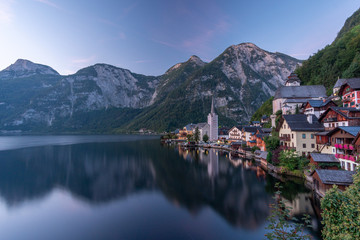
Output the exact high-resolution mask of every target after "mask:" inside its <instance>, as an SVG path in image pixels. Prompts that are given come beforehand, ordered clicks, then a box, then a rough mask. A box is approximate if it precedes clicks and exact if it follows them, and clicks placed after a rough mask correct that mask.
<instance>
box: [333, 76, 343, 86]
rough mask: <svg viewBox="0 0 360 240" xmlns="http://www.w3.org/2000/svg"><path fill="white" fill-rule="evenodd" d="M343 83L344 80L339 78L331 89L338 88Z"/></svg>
mask: <svg viewBox="0 0 360 240" xmlns="http://www.w3.org/2000/svg"><path fill="white" fill-rule="evenodd" d="M345 82H346V79H344V78H340V79H338V80H337V81H336V83H335V85H334V87H333V88H340V87H341V86H342V85H343V84H344V83H345Z"/></svg>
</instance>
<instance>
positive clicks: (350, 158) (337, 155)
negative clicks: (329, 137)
mask: <svg viewBox="0 0 360 240" xmlns="http://www.w3.org/2000/svg"><path fill="white" fill-rule="evenodd" d="M335 157H336V158H339V159H344V160H350V161H352V162H355V157H354V156H351V155H345V154H335Z"/></svg>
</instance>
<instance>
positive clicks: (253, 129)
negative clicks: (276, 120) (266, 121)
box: [243, 126, 261, 133]
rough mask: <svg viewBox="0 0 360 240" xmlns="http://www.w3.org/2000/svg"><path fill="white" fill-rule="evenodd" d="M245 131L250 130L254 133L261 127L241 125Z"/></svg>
mask: <svg viewBox="0 0 360 240" xmlns="http://www.w3.org/2000/svg"><path fill="white" fill-rule="evenodd" d="M243 129H244V131H245V132H250V133H256V131H257V130H258V129H261V127H250V126H245V127H243Z"/></svg>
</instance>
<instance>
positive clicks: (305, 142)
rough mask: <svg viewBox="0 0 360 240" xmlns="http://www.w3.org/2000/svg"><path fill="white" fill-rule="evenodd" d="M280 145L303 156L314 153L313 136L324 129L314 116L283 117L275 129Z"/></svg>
mask: <svg viewBox="0 0 360 240" xmlns="http://www.w3.org/2000/svg"><path fill="white" fill-rule="evenodd" d="M277 131H278V132H279V137H280V145H281V146H282V147H284V148H291V149H295V150H296V151H297V152H298V153H299V154H301V155H303V156H305V155H308V154H309V153H310V152H314V151H316V140H315V134H316V133H318V132H322V131H324V127H323V125H322V124H321V123H319V122H318V119H317V117H316V116H314V115H304V114H294V115H283V116H282V118H281V119H280V123H279V125H278V127H277Z"/></svg>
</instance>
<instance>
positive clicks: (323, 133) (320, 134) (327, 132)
mask: <svg viewBox="0 0 360 240" xmlns="http://www.w3.org/2000/svg"><path fill="white" fill-rule="evenodd" d="M328 134H329V131H324V132H318V133H316V134H315V135H317V136H326V135H328Z"/></svg>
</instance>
